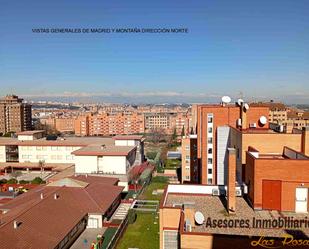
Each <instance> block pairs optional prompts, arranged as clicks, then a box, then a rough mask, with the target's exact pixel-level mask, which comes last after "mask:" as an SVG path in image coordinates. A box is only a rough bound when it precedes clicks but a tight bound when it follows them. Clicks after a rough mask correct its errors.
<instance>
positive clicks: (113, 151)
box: [72, 146, 136, 156]
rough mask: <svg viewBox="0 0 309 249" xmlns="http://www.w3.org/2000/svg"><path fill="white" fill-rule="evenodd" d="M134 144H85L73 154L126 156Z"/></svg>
mask: <svg viewBox="0 0 309 249" xmlns="http://www.w3.org/2000/svg"><path fill="white" fill-rule="evenodd" d="M135 148H136V147H135V146H105V147H103V146H87V147H83V148H81V149H79V150H76V151H73V152H72V154H73V155H75V156H127V155H128V154H129V153H130V152H131V151H133V150H134V149H135Z"/></svg>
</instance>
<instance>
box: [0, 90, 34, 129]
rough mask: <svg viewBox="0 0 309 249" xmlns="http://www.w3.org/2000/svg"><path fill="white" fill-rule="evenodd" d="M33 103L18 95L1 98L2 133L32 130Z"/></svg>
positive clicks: (0, 118)
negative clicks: (30, 103) (24, 100)
mask: <svg viewBox="0 0 309 249" xmlns="http://www.w3.org/2000/svg"><path fill="white" fill-rule="evenodd" d="M31 128H32V117H31V105H29V104H27V103H24V102H23V99H21V98H18V96H16V95H7V96H6V97H5V98H3V99H0V133H3V134H5V133H7V132H20V131H26V130H31Z"/></svg>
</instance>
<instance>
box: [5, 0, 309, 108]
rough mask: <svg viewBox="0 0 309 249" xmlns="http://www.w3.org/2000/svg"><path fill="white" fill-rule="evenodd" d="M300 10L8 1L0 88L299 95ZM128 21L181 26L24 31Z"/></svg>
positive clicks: (190, 97) (304, 26) (179, 97)
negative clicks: (123, 30) (173, 30)
mask: <svg viewBox="0 0 309 249" xmlns="http://www.w3.org/2000/svg"><path fill="white" fill-rule="evenodd" d="M32 6H36V7H35V8H33V7H32ZM307 12H308V4H306V1H304V0H303V1H297V2H295V1H289V0H285V1H272V2H269V1H259V2H254V3H248V2H246V1H237V2H230V1H218V2H210V1H195V2H194V3H191V2H190V3H189V2H186V1H169V2H168V3H166V2H164V1H157V2H155V3H151V4H149V3H145V2H142V1H134V2H130V3H124V2H122V3H121V4H120V3H111V2H102V1H92V2H91V3H86V2H84V1H75V2H74V6H73V5H72V3H71V2H70V1H62V2H48V3H43V2H40V1H37V0H31V2H30V3H16V2H6V3H4V4H3V8H1V12H0V13H1V15H0V28H1V30H2V31H3V35H2V37H1V41H0V64H1V67H0V73H1V79H0V85H1V92H2V93H3V94H4V93H16V94H18V95H19V96H29V97H33V98H36V97H37V96H39V97H41V98H43V97H49V98H50V97H52V98H59V97H63V92H66V93H67V94H66V95H67V96H68V97H70V98H77V97H79V98H81V96H83V95H84V96H85V95H87V96H88V97H93V98H94V99H100V100H101V101H102V100H103V101H106V102H132V101H137V102H139V103H140V102H145V103H148V102H212V98H211V96H216V98H217V96H223V95H231V96H235V97H238V95H239V92H243V94H244V96H245V97H248V98H249V97H251V98H254V99H262V100H269V99H275V100H279V101H283V100H284V101H286V102H287V103H307V99H308V97H309V84H308V80H309V74H308V72H309V70H308V69H309V59H308V58H309V56H308V55H309V45H308V44H309V35H308V32H306V30H308V28H309V27H308V23H309V20H308V19H309V17H308V15H307ZM16 14H17V16H18V17H17V18H16ZM55 16H57V19H56V18H55ZM131 27H132V28H135V27H137V28H173V27H175V28H178V27H179V28H187V29H188V33H177V34H171V33H170V34H164V33H159V34H156V33H153V34H150V33H147V34H141V33H127V34H107V33H103V34H102V33H97V34H71V33H53V34H52V33H49V34H44V33H34V32H32V29H35V28H131ZM263 86H267V87H263ZM83 98H84V97H83ZM150 98H151V100H150Z"/></svg>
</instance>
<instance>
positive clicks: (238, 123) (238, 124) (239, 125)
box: [237, 118, 241, 127]
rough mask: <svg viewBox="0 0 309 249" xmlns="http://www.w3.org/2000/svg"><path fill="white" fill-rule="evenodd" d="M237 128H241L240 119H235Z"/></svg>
mask: <svg viewBox="0 0 309 249" xmlns="http://www.w3.org/2000/svg"><path fill="white" fill-rule="evenodd" d="M237 126H238V127H241V118H239V119H237Z"/></svg>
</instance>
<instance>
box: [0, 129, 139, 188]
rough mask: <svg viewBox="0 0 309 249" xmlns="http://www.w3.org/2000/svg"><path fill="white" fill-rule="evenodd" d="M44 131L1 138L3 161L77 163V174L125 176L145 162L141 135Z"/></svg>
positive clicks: (1, 156) (124, 184)
mask: <svg viewBox="0 0 309 249" xmlns="http://www.w3.org/2000/svg"><path fill="white" fill-rule="evenodd" d="M43 132H44V131H40V132H39V131H32V132H21V133H19V134H18V137H17V138H0V163H38V164H39V163H48V164H65V163H68V164H74V165H75V173H76V174H100V175H107V176H112V177H117V176H119V177H122V179H123V180H120V182H121V184H120V185H122V186H125V190H127V186H128V181H129V179H128V177H127V175H128V173H129V171H130V170H131V168H132V167H133V166H135V165H139V164H141V163H143V159H144V139H143V137H142V136H136V135H134V136H133V135H132V136H114V137H67V138H60V139H57V140H46V138H45V137H44V136H43V135H42V134H43Z"/></svg>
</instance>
